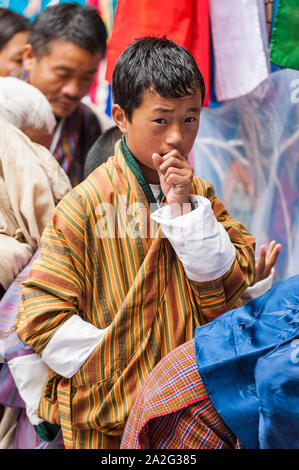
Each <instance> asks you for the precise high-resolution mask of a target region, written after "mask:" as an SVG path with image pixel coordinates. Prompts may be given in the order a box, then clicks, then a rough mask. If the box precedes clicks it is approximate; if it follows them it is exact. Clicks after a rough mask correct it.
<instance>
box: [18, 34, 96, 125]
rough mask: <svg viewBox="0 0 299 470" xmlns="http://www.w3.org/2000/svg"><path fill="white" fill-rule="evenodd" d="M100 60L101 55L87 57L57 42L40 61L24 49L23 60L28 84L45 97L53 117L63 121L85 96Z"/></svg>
mask: <svg viewBox="0 0 299 470" xmlns="http://www.w3.org/2000/svg"><path fill="white" fill-rule="evenodd" d="M101 58H102V56H101V54H100V53H96V54H90V53H89V52H88V51H86V50H85V49H82V48H81V47H79V46H77V45H76V44H74V43H72V42H70V41H61V40H56V41H52V43H50V45H49V53H47V54H46V55H43V56H42V57H41V58H39V59H38V58H37V57H36V56H35V55H34V53H33V51H32V48H31V46H30V45H27V46H26V47H25V51H24V57H23V60H24V67H25V69H26V70H28V72H29V83H31V85H33V86H35V87H36V88H38V89H39V90H40V91H41V92H42V93H43V94H44V95H45V96H46V98H47V99H48V101H49V102H50V104H51V106H52V109H53V112H54V114H55V115H56V116H58V117H65V116H68V115H69V114H71V113H72V112H73V111H74V110H75V109H76V108H77V106H78V105H79V103H80V100H81V98H83V96H85V95H86V94H87V93H88V91H89V89H90V87H91V85H92V82H93V78H94V75H95V73H96V70H97V66H98V64H99V61H100V60H101Z"/></svg>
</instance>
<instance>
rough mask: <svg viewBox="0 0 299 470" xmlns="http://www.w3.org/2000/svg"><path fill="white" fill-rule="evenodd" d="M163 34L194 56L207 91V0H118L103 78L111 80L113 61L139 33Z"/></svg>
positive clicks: (208, 45)
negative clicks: (181, 0)
mask: <svg viewBox="0 0 299 470" xmlns="http://www.w3.org/2000/svg"><path fill="white" fill-rule="evenodd" d="M151 35H152V36H162V35H167V37H168V39H172V40H173V41H175V42H177V43H178V44H180V45H181V46H183V47H185V48H186V49H188V50H189V51H190V52H191V53H192V54H193V56H194V58H195V60H196V61H197V64H198V66H199V68H200V70H201V72H202V74H203V77H204V79H205V83H206V98H205V101H204V105H205V106H207V105H208V104H209V95H210V31H209V2H208V0H189V1H185V2H174V1H173V0H164V1H163V2H161V0H118V3H117V7H116V12H115V18H114V25H113V30H112V36H111V39H110V41H109V43H108V50H107V72H106V79H107V80H108V81H109V82H110V83H111V79H112V71H113V68H114V66H115V63H116V61H117V59H118V57H119V56H120V54H121V53H122V52H123V51H124V49H125V48H126V47H127V46H128V45H129V44H130V43H131V42H132V41H134V40H135V39H138V38H140V37H142V36H151Z"/></svg>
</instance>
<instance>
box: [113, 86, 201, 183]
mask: <svg viewBox="0 0 299 470" xmlns="http://www.w3.org/2000/svg"><path fill="white" fill-rule="evenodd" d="M200 111H201V94H200V91H199V90H197V91H196V93H194V94H190V95H186V96H183V97H181V98H163V97H162V96H160V95H159V94H158V93H156V92H149V91H145V92H144V95H143V99H142V102H141V104H140V106H139V107H138V108H135V109H134V111H133V114H132V119H131V122H130V121H129V120H128V119H127V118H125V119H124V125H123V127H122V126H119V127H120V129H121V130H122V132H124V134H125V137H126V143H127V146H128V148H129V149H130V151H131V152H132V153H133V155H134V156H135V158H136V159H137V160H138V161H139V162H140V163H141V167H142V169H143V172H144V174H145V176H146V178H147V179H148V181H149V182H150V183H155V182H158V179H157V175H155V174H156V170H155V167H154V164H153V160H152V154H153V153H158V154H159V155H161V156H162V157H163V155H165V154H167V153H168V152H170V151H171V150H173V149H176V150H178V151H179V152H180V153H181V154H182V155H183V156H184V157H185V158H187V157H188V154H189V153H190V151H191V149H192V146H193V143H194V140H195V137H196V135H197V131H198V126H199V118H200Z"/></svg>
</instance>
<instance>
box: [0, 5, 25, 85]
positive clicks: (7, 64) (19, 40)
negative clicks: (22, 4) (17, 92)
mask: <svg viewBox="0 0 299 470" xmlns="http://www.w3.org/2000/svg"><path fill="white" fill-rule="evenodd" d="M29 30H30V23H29V21H28V20H27V19H26V18H25V17H24V16H21V15H19V14H18V13H15V12H13V11H12V10H8V9H7V8H0V76H2V77H5V76H9V75H10V74H11V73H12V72H13V71H14V70H15V69H16V68H17V67H19V66H20V65H21V64H22V54H23V49H24V46H25V44H26V42H27V38H28V32H29Z"/></svg>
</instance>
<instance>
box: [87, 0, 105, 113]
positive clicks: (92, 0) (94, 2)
mask: <svg viewBox="0 0 299 470" xmlns="http://www.w3.org/2000/svg"><path fill="white" fill-rule="evenodd" d="M100 3H101V2H100V1H99V0H87V4H88V5H90V6H92V7H94V8H96V9H97V10H98V13H99V15H100V17H101V18H102V12H101V5H100ZM102 19H103V18H102ZM100 67H101V63H100V64H99V66H98V69H97V72H96V74H95V77H94V80H93V84H92V86H91V89H90V90H89V93H88V94H89V96H90V99H91V101H92V102H93V103H94V104H97V102H96V101H97V89H98V86H99V74H100Z"/></svg>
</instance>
